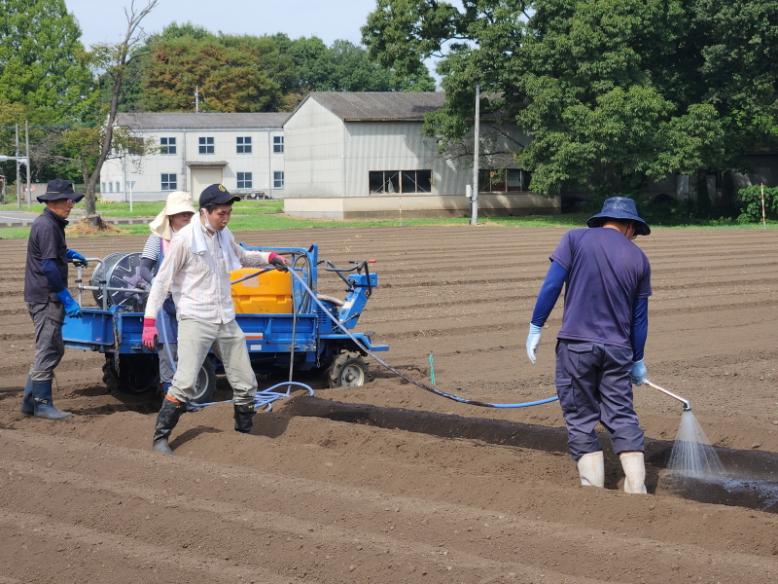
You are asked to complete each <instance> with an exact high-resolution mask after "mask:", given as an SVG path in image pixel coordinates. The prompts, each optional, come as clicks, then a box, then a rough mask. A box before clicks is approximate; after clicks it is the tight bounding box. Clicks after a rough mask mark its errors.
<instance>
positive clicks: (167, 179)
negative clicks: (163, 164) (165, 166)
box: [160, 172, 178, 191]
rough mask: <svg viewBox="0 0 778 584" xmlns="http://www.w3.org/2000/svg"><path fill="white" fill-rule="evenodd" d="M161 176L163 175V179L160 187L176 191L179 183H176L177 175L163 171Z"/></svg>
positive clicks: (164, 189)
mask: <svg viewBox="0 0 778 584" xmlns="http://www.w3.org/2000/svg"><path fill="white" fill-rule="evenodd" d="M160 176H161V180H160V188H161V190H163V191H175V190H176V188H177V186H178V185H177V184H176V175H175V174H167V173H164V172H163V173H162V174H161V175H160Z"/></svg>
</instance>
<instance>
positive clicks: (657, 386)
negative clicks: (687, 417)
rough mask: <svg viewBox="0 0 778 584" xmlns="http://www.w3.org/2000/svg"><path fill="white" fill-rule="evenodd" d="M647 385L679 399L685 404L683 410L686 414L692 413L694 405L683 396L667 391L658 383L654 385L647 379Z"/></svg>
mask: <svg viewBox="0 0 778 584" xmlns="http://www.w3.org/2000/svg"><path fill="white" fill-rule="evenodd" d="M646 385H649V386H651V387H653V388H654V389H657V390H659V391H661V392H662V393H664V394H666V395H669V396H670V397H671V398H673V399H677V400H678V401H679V402H681V403H682V404H683V409H684V411H685V412H690V411H691V410H692V404H691V403H690V402H689V400H688V399H684V398H682V397H681V396H679V395H676V394H674V393H673V392H672V391H670V390H669V389H665V388H664V387H660V386H659V385H657V384H656V383H652V382H651V381H649V380H648V379H646Z"/></svg>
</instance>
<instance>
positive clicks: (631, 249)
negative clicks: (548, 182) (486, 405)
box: [527, 196, 651, 493]
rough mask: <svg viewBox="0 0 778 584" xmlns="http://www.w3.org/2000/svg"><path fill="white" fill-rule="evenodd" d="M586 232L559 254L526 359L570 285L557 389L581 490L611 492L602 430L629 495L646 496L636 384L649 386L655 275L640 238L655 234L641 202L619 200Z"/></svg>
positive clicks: (570, 237) (568, 238)
mask: <svg viewBox="0 0 778 584" xmlns="http://www.w3.org/2000/svg"><path fill="white" fill-rule="evenodd" d="M587 225H588V226H589V229H574V230H572V231H569V232H567V233H566V234H565V235H564V236H563V237H562V241H561V242H560V243H559V245H558V246H557V248H556V250H555V251H554V253H552V254H551V257H550V260H551V266H550V267H549V270H548V274H547V275H546V279H545V281H544V282H543V285H542V287H541V289H540V293H539V294H538V299H537V302H536V304H535V310H534V312H533V314H532V320H531V322H530V327H529V328H530V330H529V335H528V336H527V356H528V357H529V359H530V361H531V362H532V363H533V364H534V363H535V350H536V349H537V346H538V344H539V343H540V336H541V330H542V328H543V325H544V324H545V322H546V319H547V318H548V315H549V314H550V313H551V310H552V309H553V308H554V304H555V303H556V300H557V298H558V297H559V293H560V292H561V290H562V287H563V286H566V288H565V309H564V314H563V317H562V328H561V329H560V330H559V335H558V342H557V348H556V355H557V363H556V389H557V395H558V396H559V403H560V405H561V406H562V412H563V414H564V418H565V424H566V426H567V434H568V447H569V450H570V454H571V456H572V457H573V459H574V460H575V461H576V462H577V465H578V472H579V475H580V478H581V484H582V485H584V486H595V487H602V486H604V484H605V467H604V459H603V454H602V446H601V445H600V443H599V440H598V439H597V435H596V434H595V432H594V428H595V426H596V425H597V423H598V422H600V423H601V424H602V425H603V426H605V428H606V429H607V430H608V431H609V432H610V435H611V441H612V443H613V450H614V451H615V452H616V454H618V455H619V458H620V460H621V465H622V468H623V469H624V474H625V480H624V490H625V491H626V492H628V493H645V492H646V487H645V474H646V469H645V461H644V457H643V430H642V429H641V428H640V424H639V422H638V417H637V413H636V412H635V408H634V406H633V396H632V383H634V384H635V385H641V384H642V383H644V382H645V380H646V376H647V372H646V367H645V365H644V364H643V352H644V347H645V343H646V337H647V334H648V297H649V296H650V295H651V267H650V265H649V263H648V258H646V255H645V254H644V253H643V251H642V250H641V249H640V248H639V247H638V246H637V245H635V244H634V243H633V240H634V239H635V238H636V237H637V236H638V235H648V234H649V233H651V229H650V228H649V226H648V224H647V223H646V222H645V221H644V220H643V219H642V218H641V217H640V215H638V212H637V208H636V207H635V202H634V201H633V200H632V199H630V198H628V197H619V196H617V197H611V198H609V199H606V201H605V203H604V204H603V207H602V211H601V212H600V213H598V214H596V215H594V216H593V217H591V218H590V219H589V221H588V222H587Z"/></svg>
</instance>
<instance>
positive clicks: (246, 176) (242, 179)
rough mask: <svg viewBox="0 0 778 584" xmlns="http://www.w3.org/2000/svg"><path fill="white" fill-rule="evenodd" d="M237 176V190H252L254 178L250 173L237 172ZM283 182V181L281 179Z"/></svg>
mask: <svg viewBox="0 0 778 584" xmlns="http://www.w3.org/2000/svg"><path fill="white" fill-rule="evenodd" d="M237 174H238V188H239V189H251V188H254V178H253V176H252V174H251V173H250V172H239V173H237ZM282 180H283V179H282Z"/></svg>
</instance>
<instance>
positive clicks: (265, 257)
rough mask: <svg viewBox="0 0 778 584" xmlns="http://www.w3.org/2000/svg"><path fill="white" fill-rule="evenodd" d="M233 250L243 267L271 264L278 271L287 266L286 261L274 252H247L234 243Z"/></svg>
mask: <svg viewBox="0 0 778 584" xmlns="http://www.w3.org/2000/svg"><path fill="white" fill-rule="evenodd" d="M233 249H234V250H235V254H236V255H237V256H238V259H239V260H240V263H241V265H242V266H246V267H251V268H254V267H259V266H267V265H268V264H269V265H272V266H273V267H275V268H278V269H285V268H286V265H287V263H286V259H285V258H284V257H283V256H282V255H280V254H277V253H276V252H274V251H271V252H267V251H254V250H247V249H245V248H244V247H242V246H240V245H238V244H237V243H235V242H233Z"/></svg>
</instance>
